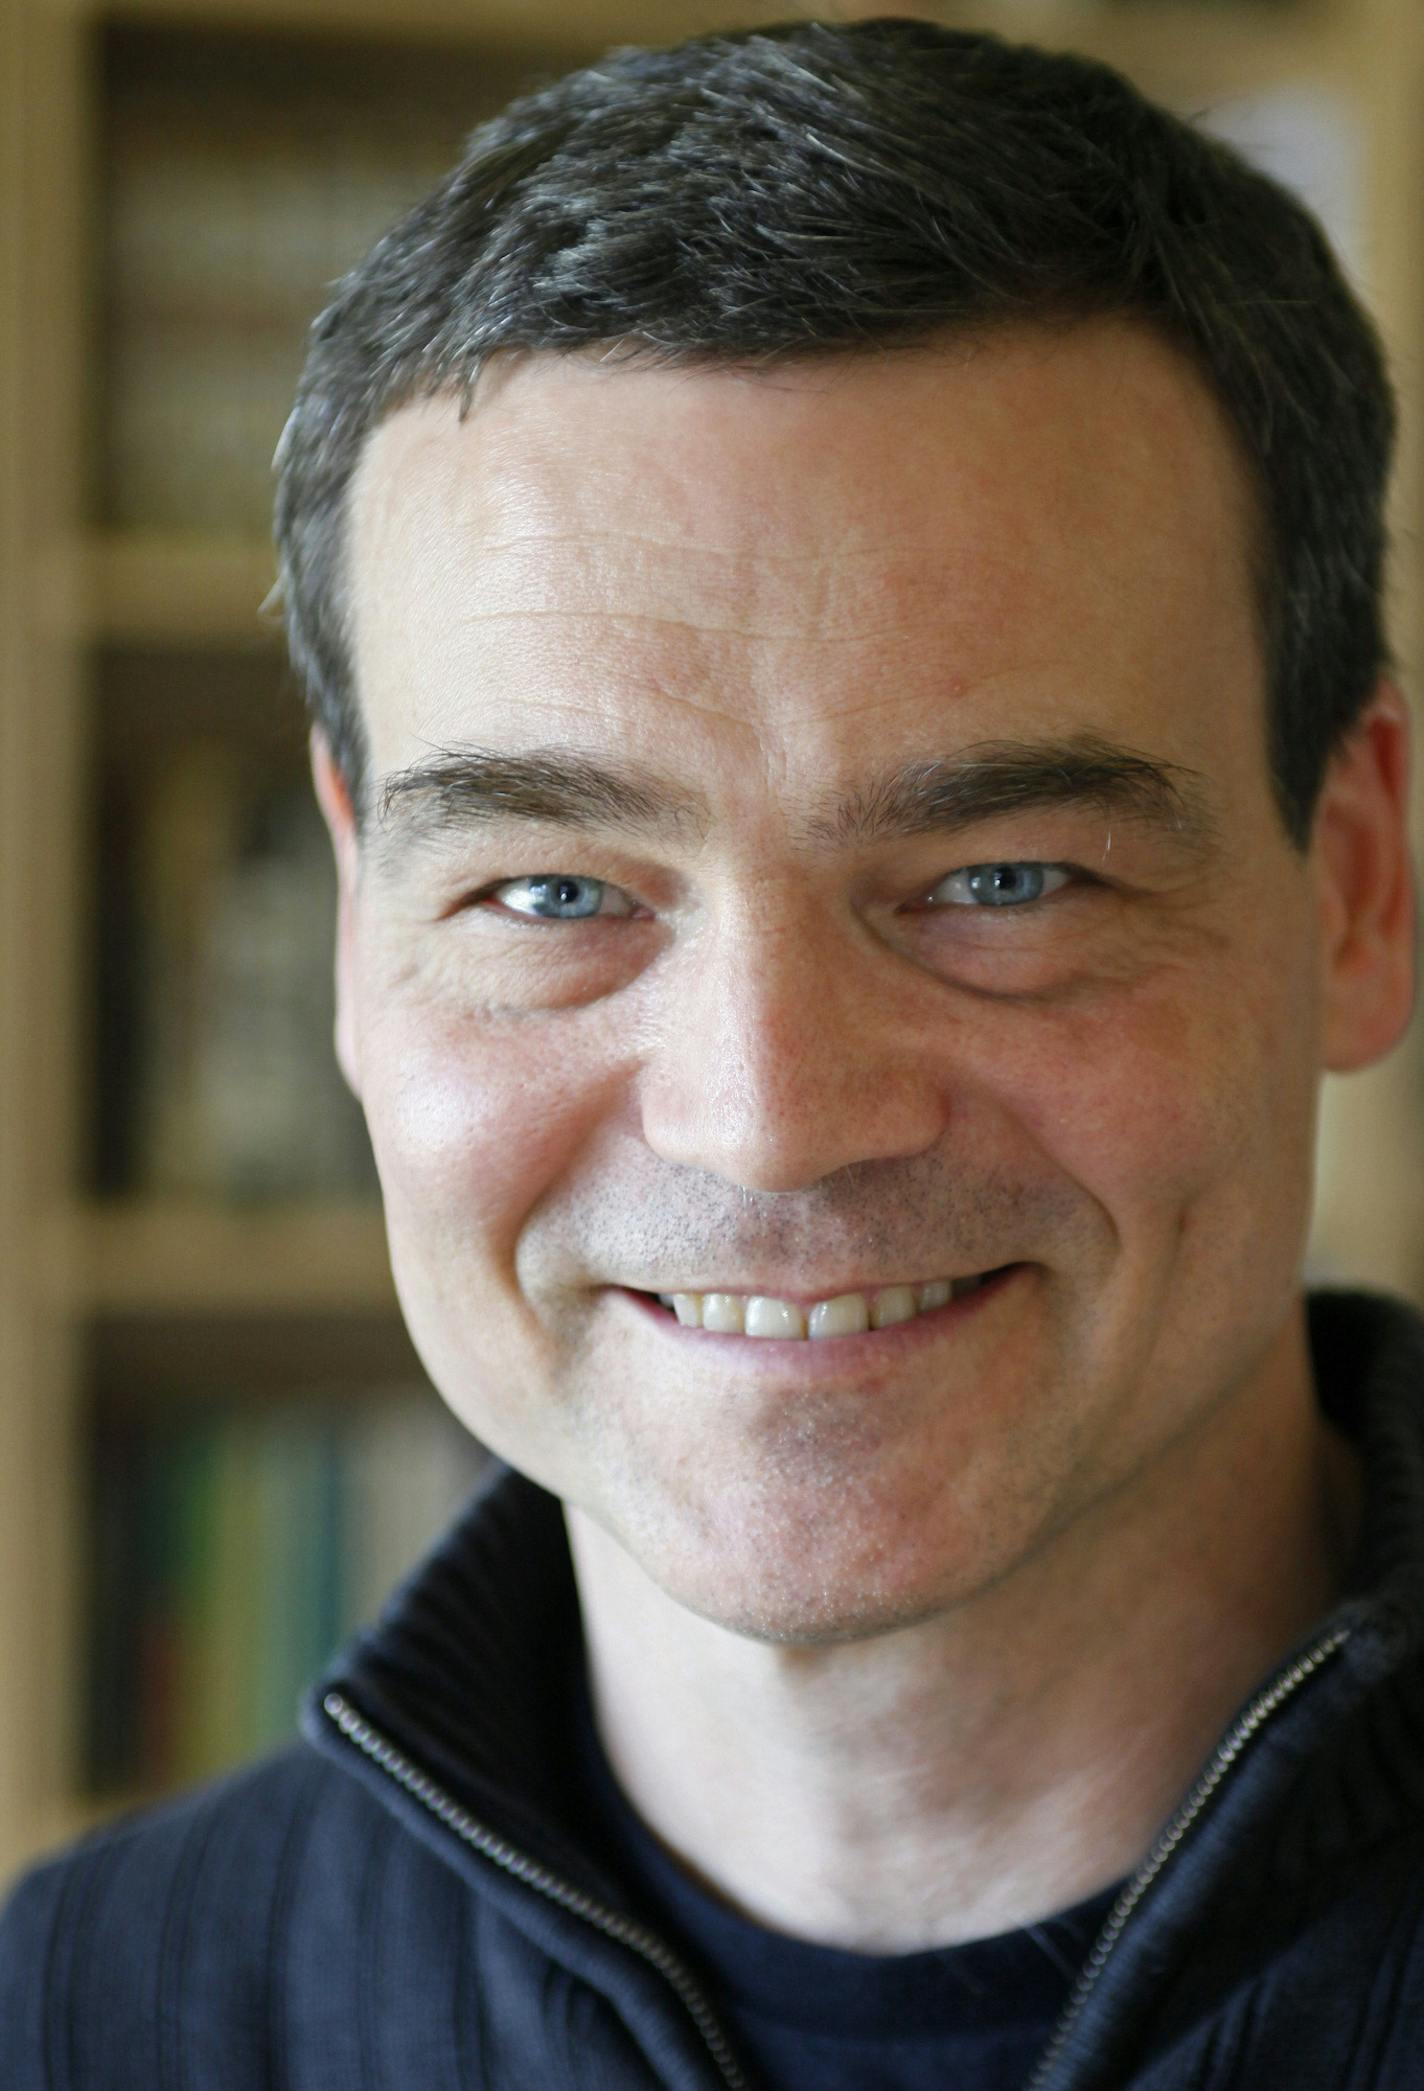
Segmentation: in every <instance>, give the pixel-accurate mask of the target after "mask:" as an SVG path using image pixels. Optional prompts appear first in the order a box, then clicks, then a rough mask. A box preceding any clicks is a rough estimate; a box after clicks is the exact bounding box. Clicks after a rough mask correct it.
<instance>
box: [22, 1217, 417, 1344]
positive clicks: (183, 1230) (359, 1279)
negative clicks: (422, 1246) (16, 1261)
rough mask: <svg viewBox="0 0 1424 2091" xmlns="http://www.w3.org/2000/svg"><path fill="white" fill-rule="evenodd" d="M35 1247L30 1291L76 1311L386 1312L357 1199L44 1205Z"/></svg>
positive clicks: (372, 1222) (374, 1237)
mask: <svg viewBox="0 0 1424 2091" xmlns="http://www.w3.org/2000/svg"><path fill="white" fill-rule="evenodd" d="M35 1257H36V1284H37V1290H39V1291H41V1292H42V1293H43V1295H44V1296H45V1297H46V1298H48V1299H49V1300H50V1301H51V1302H52V1303H53V1305H55V1306H56V1307H59V1308H65V1309H68V1310H69V1311H71V1312H75V1313H79V1314H85V1315H91V1314H120V1315H134V1316H143V1315H159V1314H162V1315H175V1314H179V1315H204V1314H212V1315H227V1314H270V1315H274V1316H280V1315H302V1314H344V1315H355V1316H366V1315H389V1314H392V1313H393V1312H394V1311H395V1289H394V1286H393V1284H392V1280H391V1274H390V1266H389V1263H388V1261H387V1257H386V1242H385V1232H384V1229H383V1226H382V1222H381V1214H380V1210H379V1208H378V1207H376V1206H373V1205H371V1204H369V1203H366V1202H360V1201H354V1200H353V1201H350V1202H340V1201H331V1202H325V1201H313V1202H311V1203H308V1204H294V1205H281V1206H274V1207H272V1208H270V1209H258V1210H254V1211H250V1212H244V1211H241V1210H225V1209H224V1208H222V1207H220V1206H215V1205H211V1204H206V1203H200V1202H177V1201H174V1202H171V1203H168V1202H157V1201H155V1202H152V1203H140V1202H137V1201H135V1202H133V1203H121V1202H118V1201H115V1202H113V1203H101V1204H95V1205H91V1206H87V1207H80V1208H79V1209H77V1210H76V1211H73V1212H69V1213H61V1214H57V1215H51V1216H50V1218H49V1219H48V1221H47V1222H46V1223H45V1224H44V1225H43V1226H42V1227H40V1228H38V1229H37V1230H36V1236H35Z"/></svg>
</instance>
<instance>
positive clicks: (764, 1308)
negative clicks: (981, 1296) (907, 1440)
mask: <svg viewBox="0 0 1424 2091" xmlns="http://www.w3.org/2000/svg"><path fill="white" fill-rule="evenodd" d="M984 1276H985V1273H983V1272H981V1273H980V1274H979V1275H978V1276H977V1277H973V1278H931V1279H930V1280H929V1281H928V1282H927V1283H926V1284H923V1285H883V1286H880V1287H879V1288H878V1289H877V1290H876V1291H874V1292H842V1293H838V1294H837V1296H836V1297H835V1298H834V1299H830V1300H816V1301H815V1302H814V1303H812V1304H811V1305H808V1306H803V1305H802V1304H801V1303H800V1302H799V1301H796V1300H776V1299H771V1298H769V1297H768V1296H767V1295H766V1294H764V1293H742V1292H660V1293H659V1294H658V1298H659V1299H660V1300H661V1301H662V1303H663V1305H664V1306H665V1307H671V1308H672V1310H673V1312H674V1314H676V1316H677V1318H678V1320H679V1321H680V1322H681V1323H682V1325H683V1327H684V1328H688V1329H712V1330H715V1331H716V1332H717V1333H718V1334H719V1335H735V1336H858V1335H860V1334H861V1333H862V1331H863V1330H865V1329H887V1328H889V1327H890V1325H891V1324H892V1323H893V1322H897V1321H912V1320H913V1319H914V1317H915V1315H917V1314H928V1313H929V1311H930V1309H931V1308H933V1307H943V1306H944V1305H945V1304H946V1303H947V1302H948V1301H949V1300H951V1299H958V1298H959V1296H960V1294H961V1293H965V1292H972V1291H973V1290H974V1288H975V1287H976V1286H977V1285H982V1284H983V1282H984Z"/></svg>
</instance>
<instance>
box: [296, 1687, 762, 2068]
mask: <svg viewBox="0 0 1424 2091" xmlns="http://www.w3.org/2000/svg"><path fill="white" fill-rule="evenodd" d="M321 1703H322V1710H323V1711H324V1712H325V1714H326V1715H327V1717H328V1719H329V1720H331V1721H333V1722H334V1723H335V1725H336V1726H337V1728H339V1729H340V1731H341V1733H342V1734H343V1735H344V1736H345V1737H346V1738H347V1740H348V1741H349V1742H351V1743H353V1744H354V1745H355V1746H356V1748H357V1749H358V1750H360V1751H361V1752H362V1753H363V1754H364V1755H365V1756H367V1757H369V1758H370V1760H371V1762H372V1763H373V1764H375V1765H379V1767H380V1769H381V1770H382V1771H383V1772H385V1773H386V1774H387V1775H388V1776H389V1777H390V1778H392V1779H394V1780H395V1782H396V1784H397V1785H398V1786H401V1787H403V1788H404V1789H405V1791H406V1792H407V1793H408V1794H410V1796H411V1797H412V1799H414V1800H417V1801H419V1802H420V1804H421V1806H422V1807H424V1808H427V1809H428V1810H429V1811H430V1813H431V1814H432V1815H434V1816H435V1817H436V1818H437V1819H438V1820H439V1821H440V1822H443V1823H444V1825H445V1827H446V1828H447V1829H448V1830H452V1831H453V1832H454V1834H455V1835H456V1836H457V1837H458V1838H459V1839H460V1840H461V1842H462V1843H464V1844H468V1845H469V1846H470V1848H471V1850H473V1851H477V1852H479V1853H480V1854H481V1856H482V1857H484V1858H486V1859H488V1860H490V1861H491V1863H492V1864H493V1865H496V1866H498V1867H500V1868H501V1870H502V1871H503V1872H505V1873H508V1874H512V1875H513V1877H514V1879H515V1880H518V1881H523V1882H524V1884H525V1886H526V1887H530V1888H534V1889H535V1890H537V1892H538V1893H539V1894H541V1895H543V1896H545V1897H546V1898H547V1899H548V1900H549V1901H550V1902H553V1903H557V1905H558V1906H559V1908H560V1909H563V1910H568V1911H569V1912H570V1914H571V1915H573V1916H576V1917H581V1918H582V1919H583V1920H584V1922H585V1923H587V1924H591V1925H592V1926H593V1927H594V1929H595V1930H596V1931H601V1932H602V1933H603V1934H604V1935H605V1937H607V1938H610V1939H614V1940H616V1941H617V1943H618V1944H619V1945H620V1946H627V1947H629V1948H630V1949H631V1950H632V1951H633V1952H634V1953H637V1954H638V1955H640V1956H641V1958H642V1959H644V1960H645V1961H647V1962H648V1964H649V1965H650V1966H651V1967H653V1968H655V1969H656V1970H657V1972H658V1974H660V1975H661V1976H662V1977H663V1979H664V1981H665V1982H667V1983H668V1984H669V1985H670V1987H671V1988H672V1989H673V1991H674V1992H675V1994H676V1995H677V1997H678V2000H679V2002H680V2003H681V2004H682V2005H683V2008H684V2009H685V2010H686V2011H687V2013H688V2015H689V2017H690V2018H691V2020H692V2022H693V2024H694V2025H695V2026H696V2028H697V2030H698V2032H699V2033H700V2034H701V2036H702V2039H703V2042H704V2044H705V2045H706V2047H707V2049H708V2052H709V2053H710V2054H711V2057H712V2060H713V2061H714V2063H715V2064H716V2066H717V2068H718V2070H719V2071H720V2073H721V2076H722V2080H723V2082H724V2083H725V2084H726V2085H727V2086H728V2087H729V2091H752V2086H751V2084H750V2083H749V2082H748V2080H747V2078H746V2077H745V2076H744V2075H743V2074H742V2071H741V2069H740V2068H739V2067H738V2065H737V2060H736V2057H735V2056H734V2055H733V2053H732V2051H731V2049H730V2047H729V2046H728V2045H727V2041H726V2038H725V2036H724V2034H723V2032H722V2029H721V2027H720V2025H719V2024H718V2023H717V2019H716V2017H715V2015H714V2013H713V2010H712V2007H711V2005H710V2004H709V2003H708V2001H707V1999H706V1998H705V1997H704V1996H703V1994H702V1991H701V1989H700V1988H699V1987H698V1985H697V1982H696V1980H695V1978H694V1977H693V1975H692V1974H691V1973H690V1972H689V1970H688V1969H687V1968H685V1967H684V1966H683V1964H682V1962H681V1961H680V1960H679V1959H678V1957H677V1955H676V1954H675V1953H673V1952H672V1950H671V1949H670V1948H669V1947H668V1946H666V1945H665V1944H664V1943H663V1941H662V1940H661V1939H660V1938H659V1937H658V1936H657V1934H656V1933H655V1932H651V1931H649V1930H647V1929H646V1928H645V1927H644V1926H643V1925H641V1924H635V1923H634V1922H633V1921H632V1920H631V1919H630V1918H628V1917H622V1916H620V1915H619V1914H618V1912H617V1911H616V1910H611V1909H608V1908H606V1907H605V1906H604V1905H603V1904H602V1903H601V1902H597V1901H595V1900H594V1898H593V1897H592V1896H591V1895H585V1894H584V1893H583V1891H582V1890H581V1889H579V1888H574V1887H571V1886H570V1885H569V1883H568V1882H567V1881H564V1880H560V1878H559V1876H558V1875H557V1874H556V1873H551V1872H550V1871H549V1870H548V1868H547V1867H545V1866H541V1865H539V1864H538V1862H537V1861H536V1860H534V1859H530V1858H527V1857H526V1856H525V1854H524V1853H523V1852H521V1851H516V1850H515V1848H514V1846H513V1845H512V1844H507V1843H506V1842H505V1841H504V1839H503V1838H502V1837H500V1836H497V1835H496V1833H495V1832H494V1831H493V1830H491V1829H487V1828H486V1827H485V1825H484V1824H483V1823H481V1822H477V1821H476V1820H475V1818H474V1816H472V1815H471V1814H470V1813H469V1812H468V1810H467V1809H465V1808H462V1807H461V1806H460V1804H459V1802H458V1801H456V1800H454V1799H452V1797H451V1796H450V1795H449V1794H448V1793H446V1792H445V1791H444V1789H443V1788H442V1787H440V1786H437V1785H436V1783H435V1781H434V1780H433V1779H432V1778H430V1777H429V1776H428V1775H427V1774H426V1773H425V1772H423V1771H421V1770H420V1769H419V1767H418V1766H416V1765H414V1764H412V1763H411V1761H410V1759H409V1758H408V1757H406V1756H403V1755H402V1753H401V1752H400V1751H399V1750H398V1749H397V1748H396V1746H395V1744H394V1743H392V1742H390V1741H388V1739H387V1738H386V1737H385V1736H384V1735H382V1734H381V1733H380V1732H379V1730H377V1729H375V1728H373V1727H372V1726H371V1724H370V1722H369V1721H367V1720H366V1719H365V1718H364V1717H363V1716H362V1715H361V1714H359V1713H358V1712H357V1711H356V1709H355V1707H354V1706H352V1705H351V1703H350V1701H349V1700H347V1699H345V1698H343V1697H342V1695H341V1693H340V1692H328V1693H327V1694H326V1696H325V1697H324V1698H323V1700H322V1702H321Z"/></svg>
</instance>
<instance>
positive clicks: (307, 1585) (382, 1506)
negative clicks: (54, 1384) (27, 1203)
mask: <svg viewBox="0 0 1424 2091" xmlns="http://www.w3.org/2000/svg"><path fill="white" fill-rule="evenodd" d="M485 1460H486V1454H485V1453H484V1451H483V1450H482V1448H481V1447H480V1446H479V1445H478V1444H477V1443H476V1441H475V1440H474V1439H473V1438H472V1437H471V1436H470V1435H469V1433H468V1432H467V1431H466V1430H465V1429H464V1428H463V1426H462V1425H460V1424H459V1423H457V1422H456V1421H455V1419H454V1418H453V1417H452V1416H451V1415H450V1414H449V1412H448V1411H447V1410H446V1409H445V1408H444V1406H443V1404H442V1403H441V1402H440V1401H439V1399H438V1398H437V1397H436V1396H435V1395H434V1394H433V1393H431V1392H429V1391H428V1390H410V1389H393V1390H382V1391H378V1392H372V1391H370V1390H362V1391H361V1392H360V1393H358V1394H355V1395H353V1396H350V1397H345V1398H337V1397H333V1396H332V1395H330V1394H329V1393H323V1394H321V1395H320V1396H317V1395H313V1396H311V1397H308V1398H305V1399H295V1400H282V1401H279V1402H277V1401H273V1400H272V1398H271V1396H270V1395H267V1396H264V1395H262V1394H261V1393H260V1392H259V1391H256V1390H254V1391H253V1393H252V1394H251V1396H250V1398H247V1399H242V1398H240V1397H238V1396H233V1397H232V1398H230V1399H228V1400H226V1401H224V1402H222V1403H219V1404H214V1403H209V1402H206V1401H205V1402H204V1403H203V1405H202V1408H201V1410H200V1411H199V1412H197V1413H193V1412H191V1411H189V1410H188V1409H186V1408H185V1407H184V1406H183V1405H182V1404H180V1403H176V1402H166V1403H154V1404H151V1405H150V1407H149V1409H148V1411H147V1413H145V1414H142V1415H136V1414H132V1413H126V1414H124V1415H122V1416H108V1417H106V1418H105V1419H104V1420H103V1421H102V1423H101V1426H100V1428H99V1429H98V1430H97V1431H96V1433H95V1437H94V1440H93V1464H92V1473H91V1491H90V1495H91V1500H90V1518H89V1524H88V1529H89V1531H90V1533H91V1535H92V1538H91V1553H90V1563H89V1568H90V1574H89V1598H90V1620H91V1631H90V1648H89V1663H88V1671H87V1675H88V1680H89V1692H90V1710H89V1719H88V1722H87V1724H86V1728H87V1735H88V1753H87V1754H88V1764H87V1767H86V1769H87V1777H88V1783H89V1785H90V1786H91V1787H92V1788H93V1789H94V1790H96V1791H114V1790H124V1789H130V1788H131V1789H134V1790H137V1791H161V1790H164V1789H166V1788H169V1787H172V1786H175V1785H181V1784H184V1783H187V1782H190V1781H192V1780H195V1779H200V1778H203V1777H205V1776H207V1775H209V1774H211V1773H212V1772H215V1771H217V1770H220V1769H221V1768H222V1767H224V1766H226V1765H229V1764H233V1763H236V1762H239V1761H241V1760H243V1759H245V1758H248V1757H251V1756H253V1755H254V1754H256V1753H258V1752H259V1751H261V1750H263V1749H266V1748H268V1747H270V1746H272V1745H274V1744H278V1743H280V1742H282V1741H283V1740H284V1739H286V1738H289V1737H290V1736H291V1735H292V1734H293V1733H294V1732H295V1721H296V1710H297V1705H298V1701H299V1699H300V1697H301V1694H302V1692H303V1690H304V1689H305V1687H306V1686H307V1685H308V1684H309V1683H310V1682H311V1681H312V1680H313V1678H314V1677H315V1676H316V1675H317V1674H318V1673H319V1671H320V1670H321V1668H322V1666H323V1665H324V1663H325V1662H326V1661H327V1660H328V1658H329V1657H330V1656H331V1655H332V1654H333V1653H334V1651H335V1650H336V1648H337V1647H338V1646H339V1645H340V1644H341V1642H342V1641H343V1640H344V1639H345V1638H346V1636H347V1635H348V1634H349V1633H351V1632H352V1631H353V1630H354V1629H355V1628H356V1627H357V1626H360V1625H362V1624H364V1623H367V1622H369V1621H370V1620H371V1619H373V1618H374V1617H375V1616H376V1614H377V1613H378V1612H379V1610H380V1607H381V1606H382V1604H383V1603H384V1601H385V1600H386V1598H387V1597H388V1596H389V1595H390V1594H391V1592H392V1590H393V1589H395V1588H396V1586H397V1585H398V1584H399V1583H400V1581H401V1580H402V1579H403V1577H404V1576H405V1575H406V1573H407V1572H408V1571H409V1570H410V1568H411V1567H412V1566H413V1565H414V1564H415V1562H416V1561H417V1560H418V1559H419V1557H420V1556H421V1554H422V1553H423V1552H424V1551H425V1549H426V1548H427V1547H428V1546H429V1545H430V1544H431V1542H432V1541H433V1540H435V1539H436V1538H437V1537H438V1536H439V1535H440V1534H441V1532H442V1531H444V1530H445V1528H446V1527H447V1526H448V1525H449V1524H450V1523H451V1521H452V1520H453V1519H454V1517H455V1516H456V1515H457V1513H458V1511H459V1509H460V1506H461V1505H462V1503H463V1502H464V1501H465V1500H466V1498H467V1497H468V1495H469V1494H470V1491H471V1490H472V1489H473V1487H474V1486H475V1483H476V1481H477V1480H478V1478H479V1475H480V1472H481V1470H482V1468H483V1466H484V1464H485Z"/></svg>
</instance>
